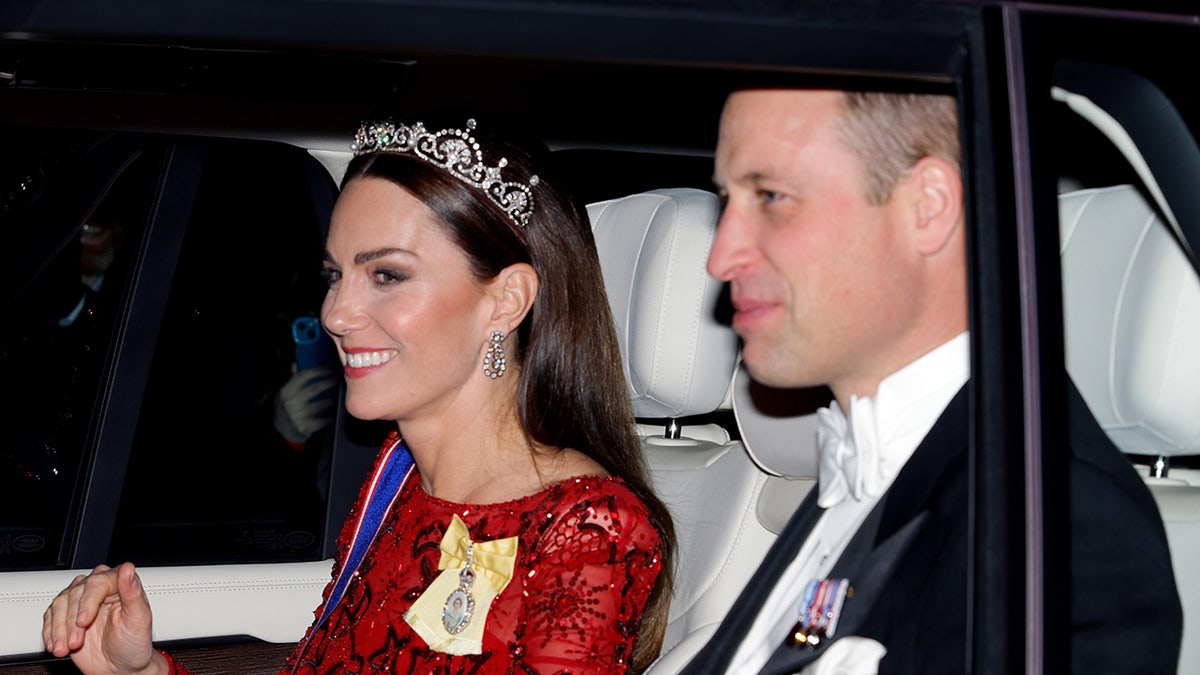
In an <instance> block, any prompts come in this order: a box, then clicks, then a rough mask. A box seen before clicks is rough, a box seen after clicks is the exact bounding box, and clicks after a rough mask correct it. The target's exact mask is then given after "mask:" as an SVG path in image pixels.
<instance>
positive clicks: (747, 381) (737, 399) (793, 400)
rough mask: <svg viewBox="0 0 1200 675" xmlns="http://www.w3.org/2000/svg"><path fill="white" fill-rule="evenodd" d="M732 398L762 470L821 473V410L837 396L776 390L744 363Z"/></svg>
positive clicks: (780, 473) (782, 473) (825, 391)
mask: <svg viewBox="0 0 1200 675" xmlns="http://www.w3.org/2000/svg"><path fill="white" fill-rule="evenodd" d="M732 398H733V414H734V417H735V418H737V426H738V433H739V434H740V435H741V437H742V445H744V446H745V447H746V452H747V453H749V454H750V459H752V460H754V463H755V464H757V465H758V467H759V468H760V469H762V470H763V471H766V472H767V473H769V474H771V475H773V476H783V477H784V478H813V479H815V478H816V477H817V463H818V460H817V409H818V408H820V407H822V406H825V405H829V402H830V401H832V400H833V394H832V393H830V391H829V390H828V389H827V388H825V387H812V388H804V389H775V388H772V387H768V386H766V385H763V384H760V383H758V382H755V381H754V380H753V379H752V378H751V377H750V373H749V371H747V370H746V367H745V366H744V365H739V366H738V369H737V372H736V373H735V374H734V376H733V390H732ZM793 506H794V505H793ZM789 513H790V511H789Z"/></svg>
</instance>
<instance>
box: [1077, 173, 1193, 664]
mask: <svg viewBox="0 0 1200 675" xmlns="http://www.w3.org/2000/svg"><path fill="white" fill-rule="evenodd" d="M1059 216H1060V219H1059V223H1060V228H1061V232H1060V234H1061V242H1062V251H1061V253H1062V274H1063V296H1064V297H1063V307H1064V323H1065V326H1064V338H1065V344H1066V360H1067V370H1068V371H1069V372H1070V374H1071V377H1072V379H1074V380H1075V383H1076V384H1077V385H1078V387H1079V390H1080V393H1082V394H1083V397H1084V400H1085V401H1087V404H1088V407H1089V408H1091V411H1092V414H1093V415H1095V417H1096V419H1097V420H1098V421H1099V422H1100V426H1101V427H1102V428H1103V429H1104V430H1105V431H1106V432H1107V433H1108V435H1109V437H1110V438H1111V439H1112V440H1113V442H1114V443H1115V444H1116V445H1117V447H1118V448H1120V449H1121V450H1122V451H1123V452H1125V453H1127V454H1131V455H1148V456H1150V457H1152V458H1160V459H1161V464H1160V466H1161V467H1162V468H1163V471H1162V472H1160V473H1162V475H1158V476H1152V475H1150V473H1151V472H1152V471H1153V469H1150V470H1147V469H1146V468H1139V471H1140V472H1141V473H1143V474H1144V475H1145V476H1146V478H1145V480H1146V483H1147V484H1148V485H1149V487H1150V492H1151V494H1152V495H1153V496H1154V499H1155V501H1156V502H1157V503H1158V507H1159V511H1160V512H1161V513H1162V517H1163V522H1164V524H1165V526H1166V531H1167V542H1168V544H1169V546H1170V549H1171V558H1172V564H1173V566H1174V569H1175V579H1176V585H1177V587H1178V589H1179V594H1180V599H1181V600H1182V602H1183V621H1184V626H1183V628H1184V637H1183V648H1182V650H1181V652H1180V660H1179V670H1178V672H1179V673H1181V674H1182V673H1200V469H1195V468H1179V467H1176V468H1170V467H1169V464H1170V462H1171V459H1172V458H1179V457H1183V456H1189V455H1190V456H1194V455H1200V279H1198V278H1197V275H1196V271H1195V270H1194V269H1193V268H1192V266H1191V264H1190V263H1189V262H1188V260H1187V258H1186V257H1185V255H1184V254H1183V252H1182V250H1181V249H1180V248H1179V246H1178V244H1177V243H1176V241H1175V240H1174V238H1173V237H1172V235H1171V234H1170V232H1169V231H1168V229H1167V227H1166V226H1165V225H1164V224H1163V223H1162V221H1161V220H1160V219H1159V216H1158V215H1157V213H1156V212H1155V211H1154V210H1153V209H1152V208H1151V207H1150V205H1149V204H1148V203H1147V202H1146V200H1145V199H1143V197H1142V196H1141V194H1139V193H1138V191H1137V190H1136V189H1135V188H1133V187H1131V186H1128V185H1122V186H1116V187H1109V188H1101V189H1090V190H1080V191H1076V192H1071V193H1067V194H1063V195H1060V197H1059Z"/></svg>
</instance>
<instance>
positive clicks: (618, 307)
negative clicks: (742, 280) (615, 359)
mask: <svg viewBox="0 0 1200 675" xmlns="http://www.w3.org/2000/svg"><path fill="white" fill-rule="evenodd" d="M587 210H588V216H589V217H590V218H591V221H592V231H593V233H594V235H595V238H596V249H597V251H598V253H599V255H600V267H601V268H602V270H603V273H604V286H605V289H606V290H607V292H608V300H609V303H610V304H611V306H612V312H613V320H614V322H615V323H616V328H617V340H618V341H619V343H620V347H621V357H622V360H623V361H624V364H623V365H624V368H625V377H626V380H627V381H628V382H629V388H630V396H631V398H632V400H633V410H634V414H635V415H636V416H638V417H643V418H664V417H685V416H688V415H699V414H704V413H710V412H713V411H714V410H717V409H719V408H720V406H721V403H722V402H723V401H724V400H725V394H726V392H727V391H728V388H729V382H730V379H731V377H732V375H733V369H734V366H735V364H736V361H737V334H736V333H734V332H733V330H732V328H730V327H729V326H728V325H726V324H724V323H721V322H719V321H718V319H717V317H716V305H717V298H718V295H719V294H720V292H721V287H722V284H721V282H719V281H717V280H715V279H713V278H712V277H710V276H709V275H708V272H707V271H706V270H705V265H706V263H707V260H708V251H709V249H710V248H712V242H713V238H714V236H715V235H716V229H717V220H718V219H719V217H720V203H719V201H718V199H717V196H716V195H714V194H712V193H711V192H707V191H704V190H697V189H691V188H677V189H668V190H653V191H650V192H644V193H640V194H635V195H630V196H628V197H622V198H620V199H612V200H608V201H603V202H597V203H595V204H590V205H588V207H587Z"/></svg>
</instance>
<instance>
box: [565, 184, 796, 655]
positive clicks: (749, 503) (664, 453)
mask: <svg viewBox="0 0 1200 675" xmlns="http://www.w3.org/2000/svg"><path fill="white" fill-rule="evenodd" d="M588 214H589V216H590V217H591V220H592V228H593V231H594V232H595V236H596V245H597V249H598V251H599V254H600V264H601V267H602V268H603V271H604V280H605V285H606V287H607V290H608V294H609V302H610V303H611V305H612V308H613V314H614V320H615V323H616V326H617V334H618V339H619V341H620V345H621V355H622V357H623V361H624V366H625V372H626V376H627V379H628V382H629V387H630V396H631V398H632V400H633V407H634V414H635V415H637V417H638V419H639V420H640V421H644V422H646V423H644V424H640V425H639V430H640V433H641V436H642V445H643V448H644V450H645V453H646V457H647V460H648V462H649V464H650V470H651V477H652V479H653V481H654V485H655V488H656V490H657V491H658V494H659V495H660V497H661V498H662V499H663V501H664V502H666V504H667V507H668V508H669V509H670V511H671V515H672V517H673V519H674V522H675V527H676V534H677V537H678V544H679V546H678V550H677V553H676V562H675V593H674V596H673V598H672V603H671V610H670V616H669V624H668V627H667V633H666V637H665V641H664V644H663V652H662V655H661V656H660V658H659V659H658V661H657V662H656V663H655V664H654V666H652V667H651V669H650V672H651V673H671V672H675V671H677V670H679V668H681V667H682V666H683V665H684V664H685V663H687V661H688V660H689V659H690V658H691V657H692V655H693V654H694V653H695V652H696V650H698V649H699V648H700V647H701V646H703V645H704V643H705V642H706V641H707V639H708V637H709V636H710V635H711V634H712V631H714V630H715V629H716V627H717V625H718V624H719V623H720V622H721V619H722V618H724V616H725V613H726V612H727V611H728V609H729V607H730V605H731V604H732V603H733V600H734V599H735V598H736V597H737V594H738V593H739V592H740V591H741V589H742V587H743V586H744V585H745V583H746V580H747V579H748V578H749V577H750V575H751V574H752V573H753V572H754V570H755V568H756V567H757V566H758V562H759V560H761V558H762V556H763V554H764V553H765V552H766V550H767V548H769V547H770V545H771V542H772V541H774V535H773V534H772V533H771V532H769V531H768V530H766V529H765V528H764V527H762V526H761V524H760V523H759V521H758V519H757V517H756V515H755V508H756V504H757V501H758V496H759V493H760V491H761V489H762V487H763V485H764V483H765V482H766V479H767V476H766V474H764V473H763V472H761V471H760V470H759V469H758V468H757V467H756V466H755V465H754V464H753V463H752V462H751V461H750V459H749V457H747V455H746V453H745V451H744V450H743V449H742V445H741V443H739V442H738V441H736V440H730V433H729V431H730V430H729V429H727V428H725V427H723V426H721V425H720V424H717V423H712V422H705V423H699V422H696V420H695V419H694V416H697V415H707V414H709V413H714V412H715V411H718V410H722V409H728V403H727V393H728V390H729V383H730V380H731V378H732V375H733V372H734V368H735V366H736V364H737V336H736V334H735V333H734V332H733V331H732V330H731V329H730V328H729V326H727V325H724V324H722V323H720V322H719V321H718V320H717V318H716V316H715V311H716V305H717V299H718V295H719V294H720V292H721V287H722V284H721V283H720V282H718V281H716V280H714V279H713V278H712V277H710V276H709V275H708V273H707V272H706V271H705V264H706V261H707V258H708V251H709V249H710V248H711V246H712V240H713V236H714V234H715V232H716V224H717V219H718V217H719V216H720V204H719V202H718V200H717V198H716V196H715V195H713V194H712V193H710V192H706V191H703V190H695V189H671V190H656V191H652V192H646V193H641V194H636V195H631V196H628V197H623V198H621V199H615V200H610V201H605V202H600V203H596V204H592V205H590V206H589V207H588ZM689 418H692V419H689ZM668 421H677V422H679V423H680V424H681V426H680V427H679V429H678V434H679V435H678V437H677V438H668V437H667V434H666V433H665V432H666V428H667V424H668Z"/></svg>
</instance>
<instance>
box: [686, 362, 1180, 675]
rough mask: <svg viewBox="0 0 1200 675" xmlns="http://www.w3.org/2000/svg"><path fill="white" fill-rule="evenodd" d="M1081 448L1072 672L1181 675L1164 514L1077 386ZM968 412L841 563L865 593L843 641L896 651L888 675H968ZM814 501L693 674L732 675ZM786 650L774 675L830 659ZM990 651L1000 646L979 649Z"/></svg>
mask: <svg viewBox="0 0 1200 675" xmlns="http://www.w3.org/2000/svg"><path fill="white" fill-rule="evenodd" d="M1068 397H1069V401H1068V412H1069V416H1070V421H1069V425H1070V426H1069V439H1070V445H1071V447H1070V452H1071V459H1070V498H1069V504H1070V507H1069V508H1070V511H1071V512H1070V519H1069V520H1070V559H1071V565H1070V579H1069V582H1068V588H1065V589H1054V588H1049V589H1047V594H1053V593H1057V592H1065V593H1069V594H1070V595H1069V606H1070V615H1071V631H1070V633H1071V645H1070V648H1069V652H1070V658H1071V670H1072V672H1075V673H1083V674H1087V675H1093V674H1095V673H1106V674H1107V673H1138V674H1158V673H1161V674H1163V675H1173V674H1174V673H1175V669H1176V662H1177V660H1178V656H1179V645H1180V640H1181V634H1182V625H1183V620H1182V609H1181V608H1180V604H1179V597H1178V593H1177V591H1176V589H1175V579H1174V576H1173V573H1172V569H1171V561H1170V553H1169V551H1168V550H1167V544H1166V535H1165V533H1164V530H1163V526H1162V521H1161V519H1160V517H1159V515H1158V510H1157V507H1156V506H1155V504H1154V501H1153V499H1152V498H1151V497H1150V494H1149V491H1148V490H1147V489H1146V487H1145V485H1143V484H1142V482H1141V479H1140V478H1138V476H1137V475H1136V473H1135V471H1134V470H1133V468H1132V466H1131V465H1130V462H1129V460H1128V459H1127V458H1126V457H1125V456H1124V455H1122V454H1121V453H1120V452H1119V451H1118V450H1117V449H1116V447H1115V446H1113V445H1112V443H1111V442H1110V441H1109V440H1108V437H1107V436H1106V435H1105V434H1104V432H1103V431H1102V430H1101V429H1100V427H1099V425H1098V424H1096V422H1095V419H1094V418H1093V417H1092V415H1091V413H1090V411H1089V410H1088V409H1087V406H1086V404H1084V402H1083V399H1082V397H1081V396H1080V395H1079V392H1078V391H1077V390H1076V389H1075V387H1074V385H1071V386H1070V392H1069V394H1068ZM966 420H967V400H966V388H964V389H963V390H961V391H959V392H958V394H957V395H956V396H955V397H954V399H953V400H952V401H951V402H950V404H949V405H948V406H947V408H946V410H945V411H944V412H943V413H942V416H941V417H940V418H939V419H938V421H937V423H936V424H935V425H934V426H933V428H932V429H931V430H930V432H929V434H928V435H927V436H926V438H925V439H924V440H923V441H922V442H921V444H920V446H918V448H917V449H916V451H915V452H914V453H913V455H912V457H911V458H910V459H909V460H908V462H907V463H906V464H905V466H904V468H903V469H902V470H901V472H900V474H899V475H898V476H897V477H896V480H895V482H893V484H892V486H891V487H890V488H889V489H888V491H887V492H886V493H885V494H884V496H883V498H882V499H881V500H880V502H879V503H878V504H877V505H876V507H875V509H874V510H873V511H872V512H871V514H870V516H868V518H867V521H866V522H864V524H863V526H862V527H861V528H860V529H859V531H858V532H857V533H856V534H855V536H854V538H853V539H852V540H851V543H850V545H849V546H848V547H847V550H846V552H845V553H844V554H843V555H842V557H841V558H840V559H839V560H838V562H837V564H836V565H835V567H834V569H833V571H832V572H831V574H830V576H831V577H846V578H848V579H850V583H851V585H852V586H853V587H854V589H855V593H854V597H853V598H851V599H848V600H847V601H846V604H845V608H844V610H843V613H842V615H841V619H840V622H839V626H838V629H837V634H836V635H835V636H834V639H835V640H836V639H837V638H839V637H844V636H846V635H858V636H863V637H869V638H872V639H874V640H877V641H879V642H880V643H881V644H883V646H884V647H885V648H886V649H887V655H886V656H885V657H884V659H883V661H882V662H881V663H880V664H879V672H880V674H881V675H883V674H885V673H901V674H905V675H917V674H920V675H937V674H941V673H946V674H949V673H963V672H966V669H967V667H968V654H966V635H967V633H966V630H967V627H968V626H969V625H970V622H971V616H970V613H969V611H968V604H967V590H968V585H967V560H968V557H967V553H968V550H967V549H968V546H969V544H968V538H967V533H968V527H969V526H970V514H969V509H968V500H967V497H968V495H967V488H968V482H969V480H970V476H969V475H968V471H967V463H966V462H967V456H966V455H967V453H966V448H967V431H968V430H967V423H966ZM816 492H817V490H815V489H814V490H813V491H812V493H810V494H809V496H808V497H807V498H806V499H805V500H804V502H803V503H802V504H801V505H800V507H799V508H798V509H797V510H796V513H795V514H794V515H793V516H792V518H791V520H790V521H789V523H788V525H787V527H786V528H784V530H783V532H782V533H781V534H780V536H779V539H778V540H777V541H776V542H775V544H774V546H773V547H772V548H771V550H770V551H769V552H768V554H767V556H766V557H765V558H764V560H763V562H762V563H761V564H760V566H759V569H758V570H757V571H756V572H755V574H754V576H753V577H752V578H751V579H750V581H749V582H748V583H747V585H746V588H745V589H744V590H743V591H742V594H741V596H740V597H739V598H738V599H737V600H736V601H735V602H734V604H733V606H732V608H731V609H730V611H729V614H728V615H727V616H726V618H725V620H724V621H723V622H722V624H721V626H720V628H719V629H718V630H717V633H716V634H715V635H714V636H713V638H712V639H711V640H710V641H709V643H708V644H707V645H706V646H705V647H704V648H703V649H702V650H701V651H700V652H699V654H697V655H696V657H694V658H693V659H692V661H691V663H689V664H688V666H687V667H686V668H685V669H684V670H683V671H682V672H683V673H684V675H699V674H701V673H705V674H707V673H724V672H725V671H726V669H727V668H728V667H729V665H730V659H731V658H732V657H733V654H734V652H736V651H737V648H738V645H739V644H740V642H741V640H742V638H743V636H744V635H745V634H746V632H747V631H748V630H749V629H750V626H751V624H752V623H753V621H754V619H755V617H756V612H757V608H758V607H760V606H762V604H763V602H764V601H765V600H766V598H767V596H768V595H769V594H770V592H771V590H772V589H773V588H774V586H775V585H776V584H777V583H779V582H784V583H796V584H801V583H805V582H806V581H807V580H805V579H784V578H783V575H784V571H785V570H786V568H787V566H788V564H789V563H790V562H791V561H792V559H793V557H794V556H795V555H796V553H797V552H798V551H799V549H800V546H801V545H802V544H803V543H804V540H805V538H806V537H807V536H808V533H809V532H810V531H811V529H812V527H813V524H814V523H815V522H816V520H817V518H818V517H819V515H820V513H821V509H820V508H819V507H817V506H816ZM783 638H784V636H782V635H780V636H779V640H780V645H779V647H778V648H777V649H776V651H775V653H774V654H773V655H772V657H771V660H770V661H769V662H768V664H767V666H766V667H765V668H764V669H763V671H762V672H763V673H764V675H767V674H770V675H774V674H782V673H795V672H799V671H800V670H801V669H802V668H803V667H804V666H805V665H806V664H807V663H809V662H811V661H812V660H813V659H815V658H817V657H819V656H820V654H821V653H823V651H824V648H825V647H826V646H827V645H828V644H829V641H828V640H827V641H826V642H825V644H823V645H821V647H819V648H818V649H816V650H808V649H805V648H802V647H790V646H783V645H782V641H783ZM976 639H977V640H979V639H986V636H976Z"/></svg>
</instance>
